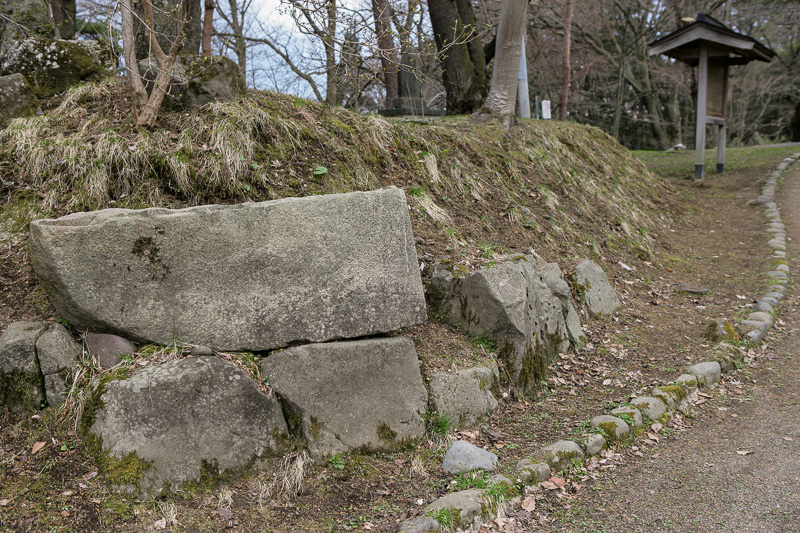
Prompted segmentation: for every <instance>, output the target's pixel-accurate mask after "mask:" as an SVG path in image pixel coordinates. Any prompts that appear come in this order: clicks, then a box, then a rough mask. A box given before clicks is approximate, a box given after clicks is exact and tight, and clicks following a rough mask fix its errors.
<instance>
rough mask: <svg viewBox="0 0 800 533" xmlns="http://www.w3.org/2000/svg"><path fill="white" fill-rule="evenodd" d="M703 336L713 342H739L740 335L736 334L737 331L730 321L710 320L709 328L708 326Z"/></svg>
mask: <svg viewBox="0 0 800 533" xmlns="http://www.w3.org/2000/svg"><path fill="white" fill-rule="evenodd" d="M703 336H704V337H705V338H706V339H708V340H710V341H711V342H721V341H737V340H739V335H738V334H737V333H736V329H735V328H734V327H733V325H732V324H731V323H730V321H728V320H719V319H712V320H710V321H709V322H708V326H706V331H705V333H703Z"/></svg>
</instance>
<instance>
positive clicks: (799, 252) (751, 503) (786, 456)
mask: <svg viewBox="0 0 800 533" xmlns="http://www.w3.org/2000/svg"><path fill="white" fill-rule="evenodd" d="M784 176H785V178H786V184H785V185H784V186H783V188H782V190H781V191H780V192H779V195H778V205H779V207H780V208H781V215H782V217H783V220H784V222H785V223H786V226H787V240H788V242H787V247H788V250H787V252H788V256H789V257H790V263H793V262H792V261H791V258H795V257H800V171H798V170H793V171H789V172H787V173H786V174H785V175H784ZM765 242H766V238H765ZM764 253H767V251H766V248H765V252H764ZM792 268H793V270H794V271H797V270H798V267H797V265H796V264H792ZM799 302H800V299H799V298H798V294H797V289H796V288H795V289H794V290H791V291H790V292H789V294H788V295H787V301H786V302H784V304H783V305H782V313H781V315H780V318H781V320H782V321H783V324H781V323H780V322H779V325H778V327H776V328H775V329H773V330H772V331H771V332H770V336H769V338H768V344H769V349H768V350H767V351H766V355H765V356H763V357H760V358H759V359H757V360H756V363H755V364H754V365H753V366H752V367H749V368H747V369H745V371H744V372H740V373H735V374H732V377H733V379H735V380H736V379H738V380H741V381H742V383H741V385H739V384H737V383H728V384H727V386H726V387H725V389H726V393H725V394H722V393H719V392H717V393H715V394H714V395H713V396H714V398H713V399H711V400H710V401H709V402H708V403H707V404H705V405H703V409H702V410H698V415H697V418H696V419H695V421H694V425H693V426H694V427H692V428H691V429H690V430H689V431H688V432H686V433H684V434H683V435H681V436H680V437H679V438H677V439H672V440H669V441H667V442H666V443H665V444H663V445H660V446H658V447H655V448H651V449H649V450H648V451H646V452H645V454H644V457H642V458H640V459H638V460H637V461H635V462H634V463H633V464H628V465H625V466H622V467H620V468H619V469H618V470H617V471H616V472H615V473H613V474H611V475H610V476H608V477H606V478H605V479H604V480H603V481H600V482H599V483H595V484H594V486H593V487H592V488H594V489H598V488H599V490H591V491H584V493H583V494H581V495H580V497H579V498H577V499H576V500H575V501H574V502H573V505H572V507H571V509H569V510H568V511H566V512H565V513H564V514H563V516H561V517H560V519H559V520H558V521H557V522H555V523H552V522H551V523H550V524H549V525H548V526H545V528H543V529H545V530H552V531H592V532H600V531H608V532H651V531H652V532H656V531H680V532H692V531H694V532H713V531H735V532H745V531H759V532H763V533H769V532H780V533H784V532H785V533H788V532H800V423H799V422H800V416H798V415H800V387H798V384H800V304H799ZM781 329H782V330H784V332H785V333H784V332H781V331H780V330H781ZM739 387H741V393H737V389H738V388H739ZM739 452H741V453H739ZM745 452H752V453H746V454H745Z"/></svg>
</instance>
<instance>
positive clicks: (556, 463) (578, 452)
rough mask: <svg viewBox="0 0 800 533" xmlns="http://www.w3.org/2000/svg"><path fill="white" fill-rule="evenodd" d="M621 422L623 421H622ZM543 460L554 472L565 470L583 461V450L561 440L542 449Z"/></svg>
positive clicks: (568, 441)
mask: <svg viewBox="0 0 800 533" xmlns="http://www.w3.org/2000/svg"><path fill="white" fill-rule="evenodd" d="M620 422H622V421H621V420H620ZM623 424H624V422H623ZM541 458H542V460H544V462H546V463H547V464H548V465H550V468H552V469H553V470H564V469H566V468H569V467H570V466H572V462H573V461H580V460H582V459H583V450H582V449H581V447H580V446H579V445H578V443H577V442H573V441H571V440H560V441H558V442H556V443H555V444H551V445H550V446H545V447H544V448H542V450H541Z"/></svg>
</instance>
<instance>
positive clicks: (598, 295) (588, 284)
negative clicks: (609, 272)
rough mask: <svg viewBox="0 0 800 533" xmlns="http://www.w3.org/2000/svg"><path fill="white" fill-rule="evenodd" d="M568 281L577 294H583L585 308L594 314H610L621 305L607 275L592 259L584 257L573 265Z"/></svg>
mask: <svg viewBox="0 0 800 533" xmlns="http://www.w3.org/2000/svg"><path fill="white" fill-rule="evenodd" d="M570 281H571V282H572V286H573V287H574V288H575V290H576V291H578V294H582V295H583V302H584V304H585V305H586V308H587V309H588V310H589V311H590V312H591V313H593V314H595V315H610V314H612V313H613V312H614V311H616V310H617V309H619V308H620V307H621V306H622V302H621V301H620V299H619V296H617V293H616V291H615V290H614V288H613V287H612V286H611V283H610V282H609V281H608V276H606V273H605V272H604V271H603V269H602V268H600V265H598V264H597V263H595V262H594V261H590V260H588V259H586V260H583V261H581V262H580V263H578V264H577V265H575V268H573V269H572V271H571V272H570Z"/></svg>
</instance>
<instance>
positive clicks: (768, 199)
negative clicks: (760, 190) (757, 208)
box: [756, 191, 775, 204]
mask: <svg viewBox="0 0 800 533" xmlns="http://www.w3.org/2000/svg"><path fill="white" fill-rule="evenodd" d="M764 192H765V193H766V191H764ZM774 199H775V197H774V196H773V195H771V194H769V195H767V194H762V195H761V196H759V197H758V198H756V203H758V204H766V203H768V202H772V201H773V200H774Z"/></svg>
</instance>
